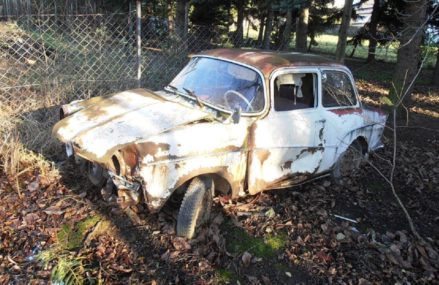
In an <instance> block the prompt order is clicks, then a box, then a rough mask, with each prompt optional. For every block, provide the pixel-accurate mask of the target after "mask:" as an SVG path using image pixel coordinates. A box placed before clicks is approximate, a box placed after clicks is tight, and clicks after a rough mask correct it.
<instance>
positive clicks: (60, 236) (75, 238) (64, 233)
mask: <svg viewBox="0 0 439 285" xmlns="http://www.w3.org/2000/svg"><path fill="white" fill-rule="evenodd" d="M100 220H101V217H99V216H98V215H95V216H92V217H89V218H86V219H84V220H82V221H80V222H78V223H76V224H75V225H73V226H71V225H67V224H64V225H62V226H61V229H60V230H59V231H58V232H57V234H56V237H57V240H58V243H59V245H60V246H61V247H62V248H63V249H67V250H71V249H76V248H79V247H81V245H82V241H83V240H84V237H85V235H86V233H87V232H88V231H89V230H90V229H91V228H92V227H94V226H95V225H96V224H97V223H98V222H99V221H100Z"/></svg>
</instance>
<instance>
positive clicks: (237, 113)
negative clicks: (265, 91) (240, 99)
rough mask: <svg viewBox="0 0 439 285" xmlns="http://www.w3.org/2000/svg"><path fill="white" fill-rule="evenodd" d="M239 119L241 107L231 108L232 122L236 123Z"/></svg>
mask: <svg viewBox="0 0 439 285" xmlns="http://www.w3.org/2000/svg"><path fill="white" fill-rule="evenodd" d="M240 120H241V107H238V108H236V109H233V113H232V121H233V123H234V124H238V123H239V121H240Z"/></svg>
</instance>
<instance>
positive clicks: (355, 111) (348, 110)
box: [329, 108, 363, 116]
mask: <svg viewBox="0 0 439 285" xmlns="http://www.w3.org/2000/svg"><path fill="white" fill-rule="evenodd" d="M329 112H332V113H334V114H337V115H338V116H344V115H349V114H361V113H363V110H362V109H361V108H343V109H334V110H329Z"/></svg>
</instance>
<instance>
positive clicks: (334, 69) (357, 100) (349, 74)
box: [319, 67, 361, 110]
mask: <svg viewBox="0 0 439 285" xmlns="http://www.w3.org/2000/svg"><path fill="white" fill-rule="evenodd" d="M319 70H320V100H319V103H320V106H321V107H322V108H324V109H325V110H336V109H347V108H352V109H354V108H360V107H361V101H360V96H359V94H358V90H357V86H356V84H355V80H354V76H353V75H352V72H351V71H350V70H349V69H348V68H347V67H343V68H342V67H338V68H334V67H333V68H326V67H325V68H319ZM324 71H338V72H343V73H344V74H346V75H347V76H348V78H349V80H350V83H351V86H352V89H353V90H354V95H355V100H356V104H355V105H348V106H332V107H326V106H323V82H322V74H323V72H324Z"/></svg>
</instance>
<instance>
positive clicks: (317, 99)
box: [269, 66, 322, 114]
mask: <svg viewBox="0 0 439 285" xmlns="http://www.w3.org/2000/svg"><path fill="white" fill-rule="evenodd" d="M290 73H314V74H316V75H317V78H316V81H317V92H316V94H315V96H316V97H315V98H314V99H315V102H314V107H313V108H303V109H293V110H287V111H276V110H275V109H274V87H275V86H274V81H275V80H276V78H277V77H278V76H279V75H283V74H290ZM321 77H322V74H321V72H320V69H319V68H318V67H315V66H304V67H282V68H278V69H276V70H275V71H274V72H272V73H271V75H270V80H269V82H270V87H269V88H270V112H274V113H277V114H281V113H288V112H295V113H298V112H310V111H316V110H317V109H319V106H320V100H321V89H322V86H321V83H322V79H321Z"/></svg>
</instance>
